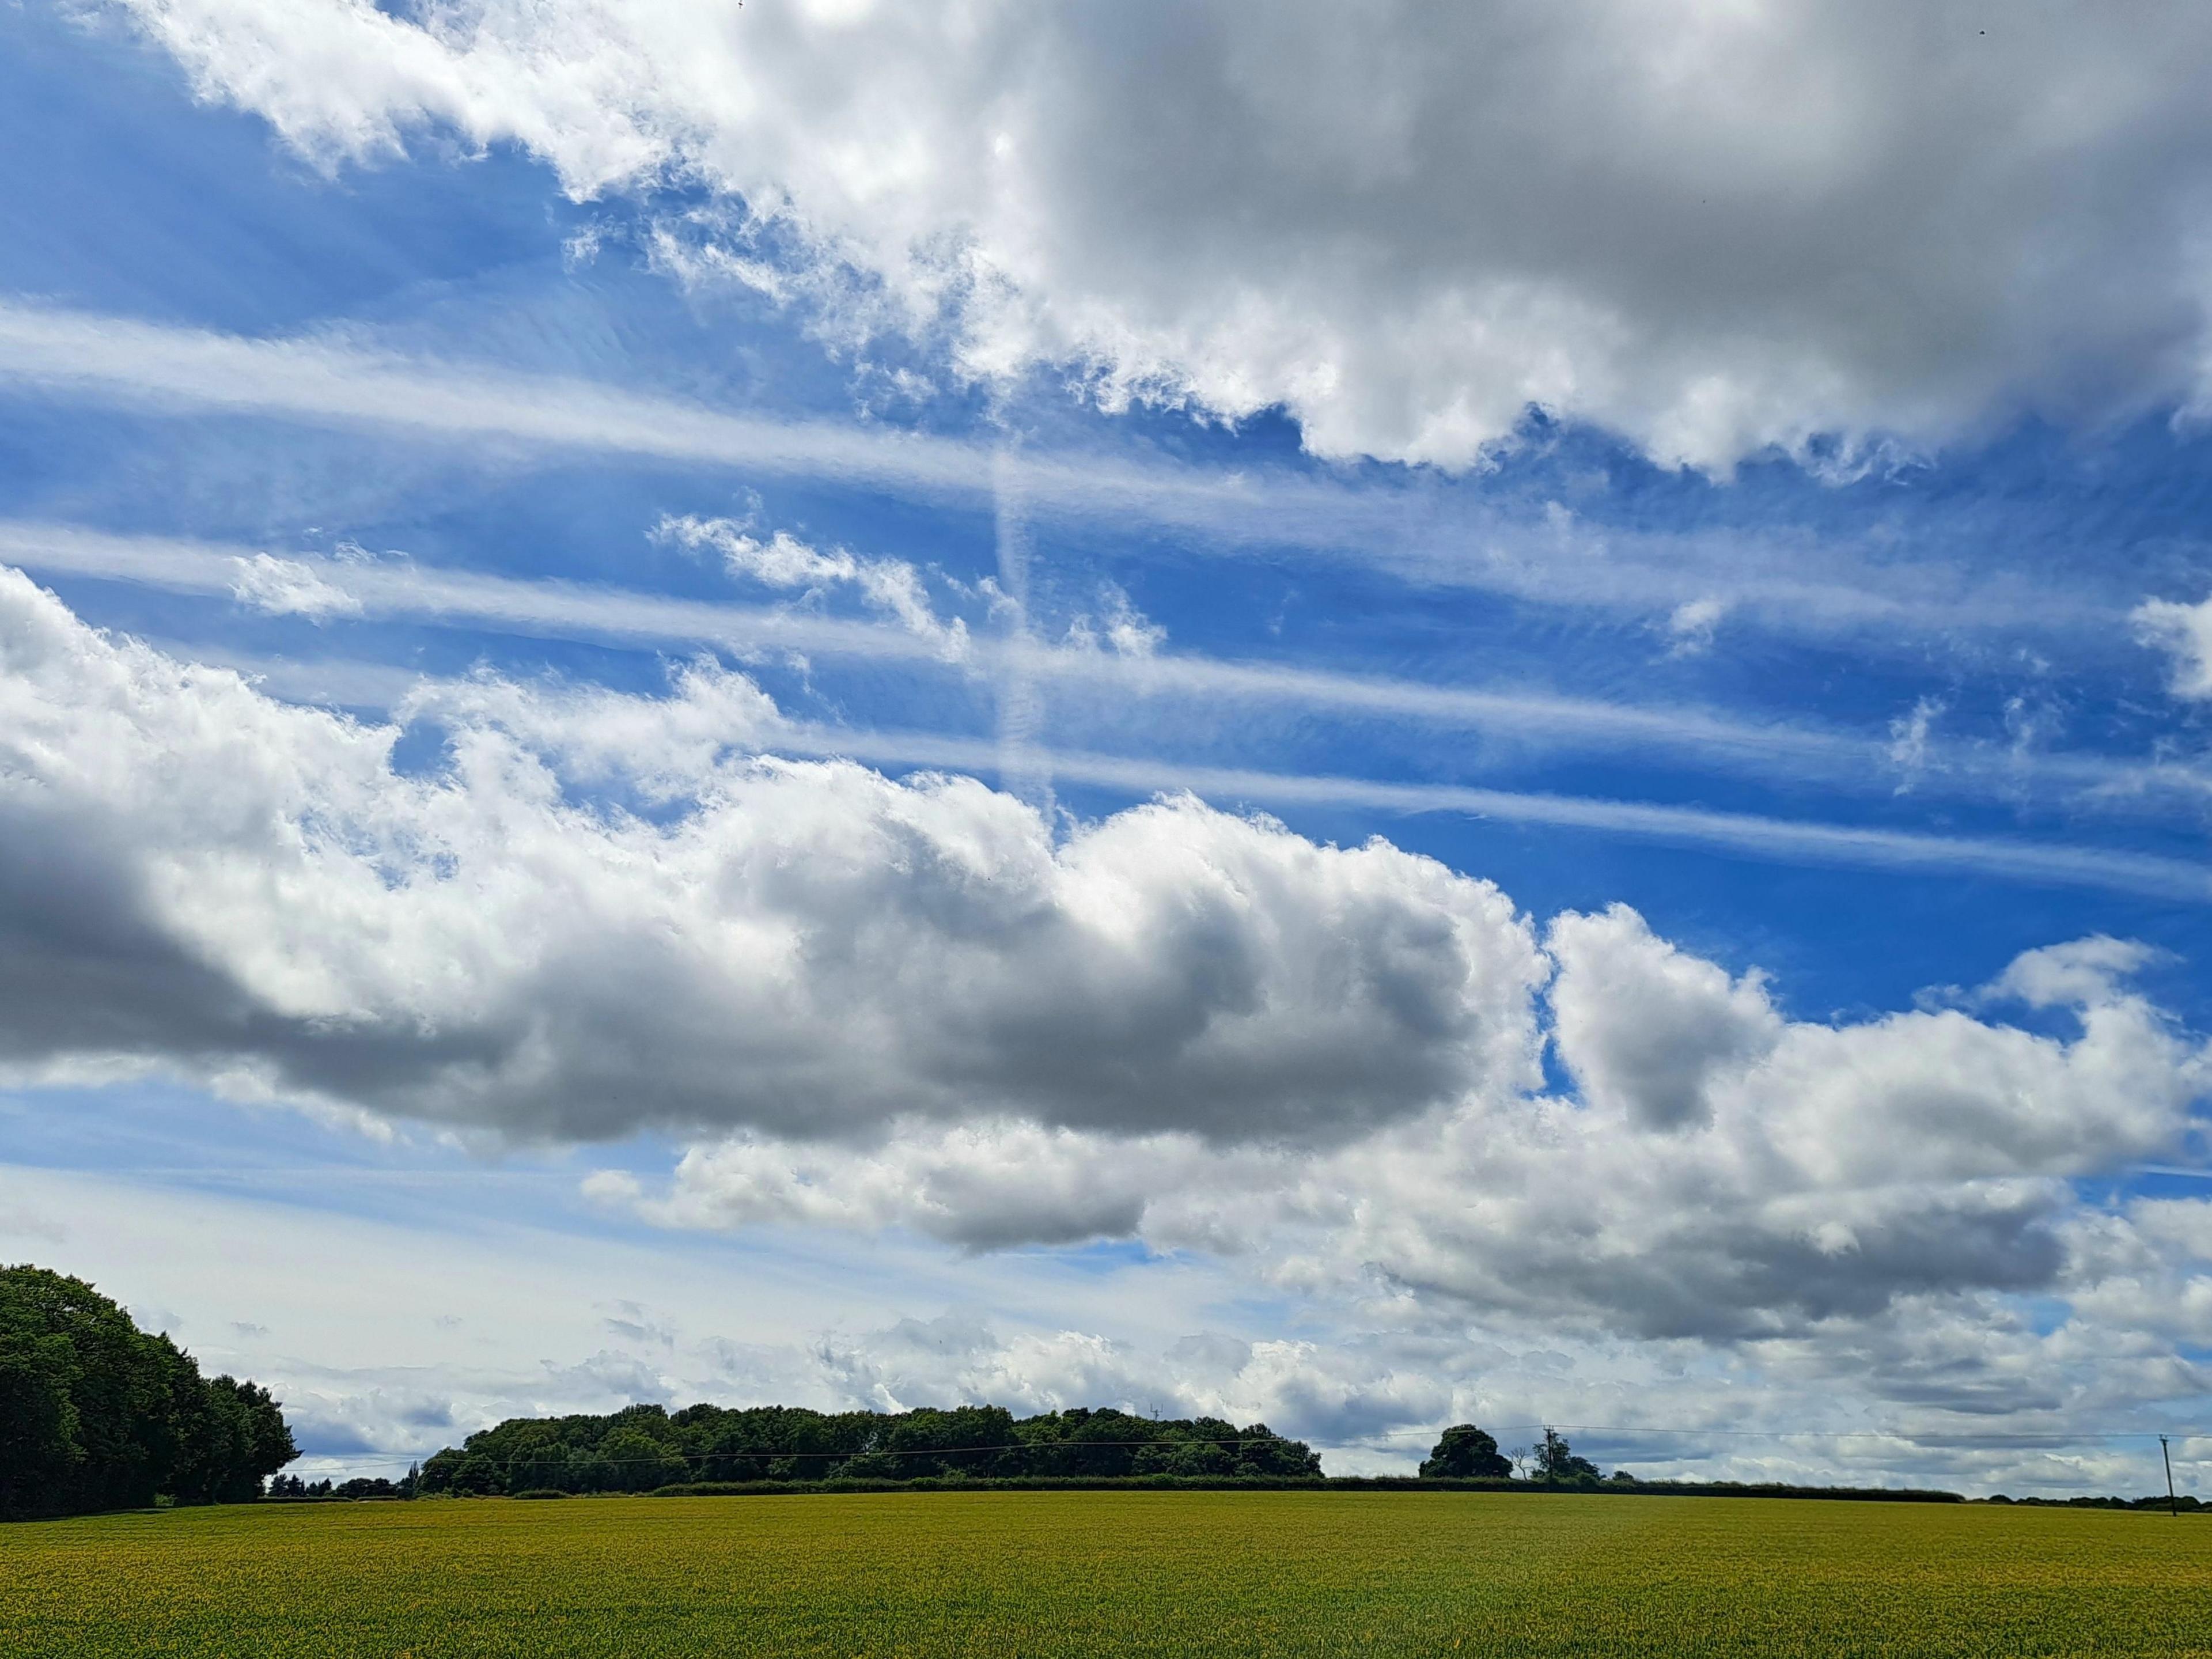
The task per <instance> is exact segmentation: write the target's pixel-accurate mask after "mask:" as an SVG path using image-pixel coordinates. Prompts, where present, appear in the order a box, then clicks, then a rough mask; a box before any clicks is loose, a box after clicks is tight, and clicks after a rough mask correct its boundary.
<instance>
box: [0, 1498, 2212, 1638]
mask: <svg viewBox="0 0 2212 1659" xmlns="http://www.w3.org/2000/svg"><path fill="white" fill-rule="evenodd" d="M0 1652H4V1653H7V1654H9V1655H15V1656H30V1655H46V1654H55V1655H60V1654H67V1655H70V1656H86V1655H102V1654H133V1655H137V1654H149V1653H219V1654H226V1655H301V1656H307V1655H313V1656H317V1659H323V1656H352V1655H370V1654H374V1655H378V1656H395V1655H401V1654H406V1655H411V1656H416V1659H430V1656H442V1655H459V1654H471V1655H474V1654H514V1655H527V1656H531V1659H550V1656H567V1655H600V1654H605V1655H623V1656H652V1655H663V1654H700V1653H714V1654H734V1655H750V1654H759V1655H775V1656H779V1659H781V1656H815V1655H820V1656H829V1655H836V1656H840V1659H845V1656H857V1655H883V1656H891V1655H898V1656H915V1659H921V1656H938V1655H956V1654H957V1655H973V1656H978V1659H983V1656H988V1659H1018V1656H1037V1659H1048V1656H1060V1655H1073V1654H1115V1655H1124V1654H1133V1655H1154V1654H1205V1655H1209V1656H1211V1655H1246V1654H1280V1655H1320V1654H1332V1655H1334V1654H1394V1655H1395V1654H1417V1655H1429V1654H1434V1655H1446V1654H1449V1655H1455V1656H1458V1655H1487V1654H1513V1655H1553V1654H1562V1655H1564V1654H1575V1655H1591V1656H1597V1655H1604V1656H1619V1655H1630V1654H1665V1655H1673V1654H1693V1653H1694V1654H1699V1655H1744V1656H1749V1655H1759V1656H1762V1659H1766V1656H1786V1655H1803V1656H1808V1659H1810V1656H1820V1659H1836V1656H1844V1655H1858V1654H1881V1655H1905V1654H1911V1655H1949V1654H1961V1655H1964V1654H1972V1655H1983V1654H1991V1655H1995V1654H2002V1655H2029V1654H2034V1655H2045V1654H2049V1655H2057V1654H2158V1655H2161V1656H2183V1655H2207V1656H2212V1522H2206V1521H2203V1520H2201V1519H2198V1518H2196V1517H2192V1516H2184V1517H2182V1518H2181V1519H2179V1520H2175V1519H2173V1518H2172V1517H2170V1516H2163V1515H2146V1514H2125V1513H2121V1514H2115V1513H2111V1512H2106V1511H2094V1510H2025V1509H2013V1510H2007V1509H1999V1508H1990V1507H1984V1506H1982V1505H1978V1504H1977V1505H1973V1506H1971V1507H1969V1506H1964V1505H1940V1506H1923V1505H1913V1504H1836V1503H1820V1502H1795V1501H1776V1500H1762V1499H1720V1500H1717V1499H1711V1498H1640V1499H1638V1500H1637V1501H1635V1502H1624V1501H1620V1500H1618V1499H1611V1498H1603V1497H1590V1498H1585V1497H1553V1498H1528V1497H1511V1496H1493V1495H1490V1494H1484V1493H1454V1494H1450V1495H1426V1494H1415V1493H1407V1494H1396V1493H1351V1492H1249V1493H1248V1492H1159V1493H1153V1492H1035V1493H1032V1492H982V1493H975V1494H960V1493H936V1494H929V1495H885V1496H846V1497H838V1496H827V1497H807V1498H580V1499H575V1500H572V1501H570V1502H568V1503H563V1504H523V1503H517V1502H514V1501H513V1500H511V1499H495V1498H494V1499H483V1500H477V1501H448V1502H422V1503H416V1504H328V1505H262V1506H258V1507H246V1508H235V1509H216V1510H173V1511H169V1512H167V1513H153V1512H146V1513H138V1514H131V1515H123V1516H99V1517H94V1518H89V1519H82V1520H75V1521H57V1522H33V1523H26V1524H19V1525H15V1526H11V1527H8V1528H4V1529H0Z"/></svg>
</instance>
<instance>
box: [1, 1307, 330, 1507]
mask: <svg viewBox="0 0 2212 1659" xmlns="http://www.w3.org/2000/svg"><path fill="white" fill-rule="evenodd" d="M295 1455H297V1454H296V1452H295V1449H294V1447H293V1444H292V1437H291V1433H290V1431H289V1430H288V1429H287V1428H286V1427H285V1425H284V1418H283V1412H282V1411H281V1410H280V1409H279V1408H278V1407H277V1402H276V1401H275V1400H273V1399H271V1398H270V1395H269V1393H268V1391H267V1390H266V1389H259V1388H257V1387H255V1386H254V1385H253V1384H252V1383H239V1382H236V1381H234V1379H232V1378H230V1377H227V1376H224V1377H217V1378H216V1379H215V1380H214V1381H213V1382H211V1383H210V1382H208V1381H206V1380H204V1379H203V1378H202V1377H201V1376H200V1372H199V1367H198V1366H197V1364H194V1363H193V1362H192V1358H191V1355H189V1354H187V1353H185V1352H183V1351H182V1350H180V1349H179V1347H178V1346H176V1344H174V1343H173V1342H172V1341H170V1340H169V1339H168V1338H167V1336H165V1335H161V1336H149V1335H148V1334H146V1333H144V1332H143V1331H141V1330H140V1329H139V1328H137V1325H136V1324H134V1323H133V1322H131V1316H129V1315H128V1314H126V1313H125V1312H124V1310H122V1309H121V1308H119V1307H118V1306H117V1305H116V1304H114V1303H113V1302H112V1301H110V1300H109V1299H108V1298H107V1297H104V1296H102V1295H100V1292H99V1291H95V1290H94V1289H93V1287H92V1286H91V1285H88V1284H86V1283H85V1282H84V1281H83V1280H82V1279H71V1278H69V1277H67V1276H66V1275H64V1274H62V1273H52V1272H49V1271H48V1270H46V1268H43V1267H30V1266H28V1265H25V1266H21V1267H6V1268H0V1516H30V1515H73V1514H82V1513H87V1512H90V1511H95V1510H114V1509H131V1508H143V1506H145V1505H147V1504H151V1503H152V1502H153V1501H154V1499H155V1498H156V1497H157V1496H167V1497H171V1498H175V1499H176V1500H177V1501H178V1502H179V1503H187V1504H201V1503H239V1502H244V1501H246V1500H247V1499H250V1498H258V1497H259V1496H260V1495H261V1483H262V1481H263V1480H264V1479H265V1478H266V1477H268V1476H269V1475H271V1474H275V1473H276V1471H277V1470H278V1469H280V1468H283V1466H284V1465H285V1464H286V1463H288V1462H290V1461H291V1460H292V1458H293V1457H294V1456H295Z"/></svg>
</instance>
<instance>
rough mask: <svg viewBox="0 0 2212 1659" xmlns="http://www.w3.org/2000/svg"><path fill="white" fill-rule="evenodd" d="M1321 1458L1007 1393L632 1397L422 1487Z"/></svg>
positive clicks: (1183, 1469)
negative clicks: (998, 1400) (787, 1398)
mask: <svg viewBox="0 0 2212 1659" xmlns="http://www.w3.org/2000/svg"><path fill="white" fill-rule="evenodd" d="M1320 1474H1321V1458H1320V1456H1319V1455H1318V1454H1317V1453H1316V1452H1315V1451H1314V1450H1313V1449H1311V1448H1310V1447H1309V1446H1307V1445H1306V1444H1305V1443H1304V1442H1303V1441H1297V1440H1290V1439H1286V1438H1285V1437H1282V1436H1281V1435H1279V1434H1277V1433H1275V1432H1274V1431H1273V1430H1271V1429H1269V1428H1268V1427H1267V1425H1266V1424H1264V1423H1252V1424H1248V1425H1244V1426H1243V1427H1242V1428H1240V1427H1238V1426H1237V1425H1235V1424H1232V1423H1230V1422H1228V1421H1227V1420H1226V1419H1221V1418H1216V1417H1198V1418H1176V1419H1158V1418H1150V1417H1138V1416H1133V1415H1132V1414H1130V1413H1126V1412H1120V1411H1113V1410H1106V1411H1089V1410H1083V1409H1077V1410H1072V1411H1063V1412H1046V1413H1042V1414H1040V1415H1038V1416H1035V1417H1023V1418H1018V1417H1016V1416H1015V1415H1014V1414H1013V1413H1012V1412H1010V1411H1008V1410H1007V1409H1006V1407H1002V1406H962V1407H955V1408H953V1409H951V1410H946V1411H939V1410H931V1409H923V1410H919V1411H910V1412H898V1413H882V1412H817V1411H810V1410H808V1409H807V1408H805V1407H799V1406H756V1407H744V1408H739V1409H734V1410H732V1409H727V1408H725V1407H720V1406H705V1405H701V1406H687V1407H684V1409H683V1410H681V1411H678V1412H670V1411H667V1410H666V1409H665V1408H664V1407H659V1406H631V1407H627V1408H626V1409H624V1410H622V1411H618V1412H614V1413H609V1414H607V1415H605V1416H574V1417H550V1418H523V1417H518V1418H511V1419H508V1420H507V1421H506V1422H504V1423H501V1424H500V1425H498V1426H497V1427H496V1428H490V1429H485V1430H483V1431H479V1432H477V1433H476V1434H472V1435H471V1436H470V1437H468V1438H467V1439H466V1440H465V1441H464V1442H463V1443H461V1444H460V1445H459V1446H458V1447H448V1448H447V1449H445V1450H443V1451H441V1452H439V1453H437V1454H436V1455H434V1456H432V1457H430V1458H428V1459H427V1460H425V1461H424V1462H423V1464H422V1472H421V1475H420V1477H419V1480H418V1489H419V1490H420V1491H421V1492H424V1493H437V1492H451V1493H455V1494H477V1495H486V1496H489V1495H496V1494H501V1493H507V1494H513V1493H518V1492H652V1491H653V1490H655V1489H656V1488H658V1487H661V1486H675V1485H680V1484H684V1483H691V1482H711V1483H716V1484H721V1483H745V1482H753V1481H805V1482H811V1481H821V1480H890V1481H911V1480H946V1479H956V1480H957V1479H962V1478H969V1479H985V1480H1005V1479H1020V1478H1026V1477H1041V1478H1055V1477H1057V1478H1066V1479H1082V1480H1115V1479H1123V1478H1128V1477H1134V1476H1143V1475H1178V1476H1196V1477H1207V1478H1212V1479H1218V1480H1239V1479H1244V1480H1284V1479H1292V1480H1311V1479H1316V1478H1318V1477H1319V1475H1320Z"/></svg>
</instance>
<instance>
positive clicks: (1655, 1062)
mask: <svg viewBox="0 0 2212 1659" xmlns="http://www.w3.org/2000/svg"><path fill="white" fill-rule="evenodd" d="M1546 947H1547V949H1548V950H1549V951H1551V953H1552V957H1553V960H1554V961H1556V962H1557V963H1559V977H1558V979H1557V980H1555V981H1553V986H1552V1009H1553V1018H1554V1020H1555V1021H1556V1028H1555V1029H1556V1030H1557V1032H1558V1036H1559V1049H1560V1054H1561V1055H1562V1057H1563V1058H1564V1059H1565V1061H1566V1063H1567V1066H1569V1068H1570V1069H1571V1071H1572V1072H1573V1073H1574V1075H1575V1080H1576V1082H1577V1083H1578V1084H1579V1085H1581V1087H1582V1091H1583V1097H1584V1098H1585V1099H1587V1100H1589V1102H1590V1103H1592V1104H1594V1105H1596V1106H1599V1107H1601V1108H1604V1109H1608V1110H1612V1111H1617V1112H1620V1113H1621V1114H1622V1115H1626V1116H1627V1117H1629V1118H1631V1119H1632V1120H1634V1121H1637V1122H1638V1123H1641V1124H1643V1125H1644V1126H1645V1127H1650V1128H1654V1129H1671V1128H1676V1127H1686V1126H1690V1125H1694V1124H1703V1123H1706V1122H1709V1121H1711V1110H1712V1109H1711V1100H1710V1090H1711V1085H1712V1084H1713V1082H1714V1081H1715V1079H1717V1076H1718V1075H1719V1074H1721V1073H1723V1072H1725V1071H1727V1070H1729V1069H1740V1068H1741V1067H1742V1066H1747V1065H1748V1064H1750V1063H1751V1062H1752V1061H1753V1060H1758V1059H1760V1058H1762V1057H1764V1056H1765V1054H1768V1053H1770V1052H1771V1050H1772V1048H1773V1047H1774V1045H1775V1043H1776V1042H1778V1040H1779V1039H1780V1036H1781V1030H1782V1022H1781V1019H1780V1018H1779V1017H1778V1015H1777V1014H1776V1013H1775V1012H1774V1010H1773V1008H1772V1007H1771V1006H1770V1005H1769V1003H1768V1002H1767V1000H1766V995H1765V990H1764V989H1763V988H1762V987H1761V986H1760V984H1759V981H1758V979H1757V978H1756V977H1747V978H1746V979H1744V980H1742V981H1737V982H1735V983H1733V984H1732V983H1730V982H1729V976H1728V975H1727V974H1726V973H1724V972H1723V971H1722V970H1721V969H1719V968H1717V967H1715V966H1714V965H1713V964H1712V963H1710V962H1703V961H1700V960H1699V959H1698V958H1697V957H1690V956H1685V955H1684V954H1683V953H1682V952H1681V951H1677V950H1676V949H1675V948H1674V946H1673V945H1668V943H1667V942H1666V941H1665V940H1663V939H1655V938H1654V937H1653V936H1652V934H1651V931H1650V928H1649V927H1646V926H1645V925H1644V918H1643V917H1641V916H1639V915H1637V914H1636V913H1635V912H1634V911H1633V910H1631V909H1629V908H1627V907H1626V905H1619V904H1617V905H1615V906H1613V908H1611V909H1610V910H1607V912H1606V913H1605V914H1604V915H1597V916H1584V915H1565V916H1561V917H1560V918H1559V920H1558V921H1554V922H1553V924H1552V928H1551V933H1550V935H1549V937H1548V938H1547V940H1546Z"/></svg>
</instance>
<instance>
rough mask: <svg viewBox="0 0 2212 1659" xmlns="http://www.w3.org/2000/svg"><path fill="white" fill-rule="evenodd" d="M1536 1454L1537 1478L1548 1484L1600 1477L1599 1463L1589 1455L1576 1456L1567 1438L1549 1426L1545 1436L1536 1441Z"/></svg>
mask: <svg viewBox="0 0 2212 1659" xmlns="http://www.w3.org/2000/svg"><path fill="white" fill-rule="evenodd" d="M1534 1455H1535V1460H1536V1478H1537V1479H1538V1480H1541V1481H1543V1482H1544V1484H1545V1485H1547V1486H1557V1485H1558V1484H1559V1482H1560V1481H1562V1480H1567V1481H1577V1482H1579V1481H1583V1480H1597V1479H1599V1475H1598V1468H1597V1465H1596V1464H1595V1463H1593V1462H1590V1461H1589V1458H1587V1457H1577V1456H1576V1455H1575V1454H1574V1450H1573V1449H1572V1448H1571V1447H1570V1446H1569V1445H1568V1444H1567V1443H1566V1442H1565V1440H1564V1439H1563V1438H1561V1437H1559V1435H1558V1434H1557V1433H1555V1432H1554V1431H1553V1430H1552V1429H1550V1428H1548V1427H1547V1428H1546V1429H1545V1431H1544V1437H1543V1438H1542V1439H1541V1441H1539V1442H1537V1443H1536V1446H1535V1449H1534Z"/></svg>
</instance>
